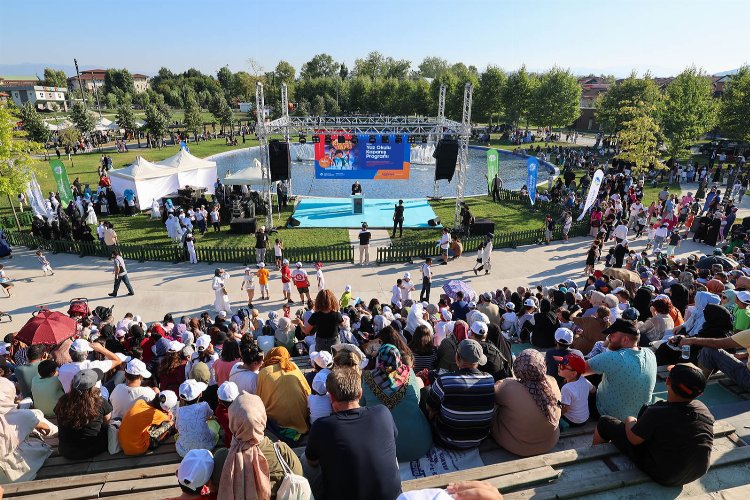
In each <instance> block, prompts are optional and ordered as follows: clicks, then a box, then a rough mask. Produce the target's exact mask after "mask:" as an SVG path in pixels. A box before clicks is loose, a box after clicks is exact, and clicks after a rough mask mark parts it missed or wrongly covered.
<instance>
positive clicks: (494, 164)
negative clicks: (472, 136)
mask: <svg viewBox="0 0 750 500" xmlns="http://www.w3.org/2000/svg"><path fill="white" fill-rule="evenodd" d="M498 155H499V153H498V152H497V150H495V149H488V150H487V189H488V190H489V191H492V179H494V178H495V175H497V173H498V172H499V171H500V166H499V162H498Z"/></svg>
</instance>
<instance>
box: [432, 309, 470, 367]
mask: <svg viewBox="0 0 750 500" xmlns="http://www.w3.org/2000/svg"><path fill="white" fill-rule="evenodd" d="M467 338H469V325H467V324H466V322H465V321H461V320H458V321H456V322H455V323H454V324H453V331H452V332H450V333H449V334H448V336H447V337H445V338H444V339H443V341H442V342H441V343H440V347H438V352H437V367H438V369H442V370H447V371H449V372H452V371H455V370H456V369H457V368H458V366H457V365H456V351H457V350H458V344H460V343H461V341H462V340H464V339H467Z"/></svg>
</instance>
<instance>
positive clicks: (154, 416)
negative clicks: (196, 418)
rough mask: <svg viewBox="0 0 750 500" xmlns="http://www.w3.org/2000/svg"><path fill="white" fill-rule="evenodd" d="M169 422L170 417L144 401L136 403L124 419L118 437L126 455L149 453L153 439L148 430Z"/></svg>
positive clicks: (140, 400)
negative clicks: (153, 426)
mask: <svg viewBox="0 0 750 500" xmlns="http://www.w3.org/2000/svg"><path fill="white" fill-rule="evenodd" d="M167 421H169V415H167V414H166V413H164V412H163V411H161V410H157V409H156V408H154V407H153V406H151V405H149V404H148V403H146V402H145V401H143V400H142V399H139V400H138V401H136V402H135V403H134V404H133V406H131V407H130V409H129V410H128V411H127V413H125V415H124V416H123V417H122V424H121V425H120V432H119V433H118V435H117V437H118V439H119V441H120V446H122V451H123V453H125V454H126V455H143V454H144V453H146V452H147V451H148V447H149V444H150V443H151V438H150V436H149V435H148V430H149V429H150V428H151V426H152V425H160V424H161V423H162V422H167Z"/></svg>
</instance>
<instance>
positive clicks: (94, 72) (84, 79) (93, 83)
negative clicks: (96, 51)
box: [68, 69, 149, 94]
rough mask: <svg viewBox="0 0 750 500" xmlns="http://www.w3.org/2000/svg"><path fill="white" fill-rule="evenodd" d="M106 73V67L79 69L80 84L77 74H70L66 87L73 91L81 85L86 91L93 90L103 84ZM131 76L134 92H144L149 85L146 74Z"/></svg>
mask: <svg viewBox="0 0 750 500" xmlns="http://www.w3.org/2000/svg"><path fill="white" fill-rule="evenodd" d="M106 74H107V70H106V69H88V70H85V71H81V82H80V84H79V82H78V76H71V77H70V78H68V88H69V89H70V90H71V91H73V90H75V89H78V88H80V86H81V85H83V88H84V89H86V91H88V92H93V91H94V89H100V88H102V87H103V86H104V77H105V76H106ZM132 76H133V86H134V87H135V92H136V93H138V94H139V93H141V92H145V91H146V89H147V88H148V87H149V83H148V77H147V76H146V75H141V74H140V73H133V74H132Z"/></svg>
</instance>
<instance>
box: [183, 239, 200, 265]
mask: <svg viewBox="0 0 750 500" xmlns="http://www.w3.org/2000/svg"><path fill="white" fill-rule="evenodd" d="M185 248H187V252H188V258H189V260H190V263H191V264H197V263H198V256H197V255H196V254H195V240H194V239H193V233H188V235H187V236H186V237H185Z"/></svg>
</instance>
